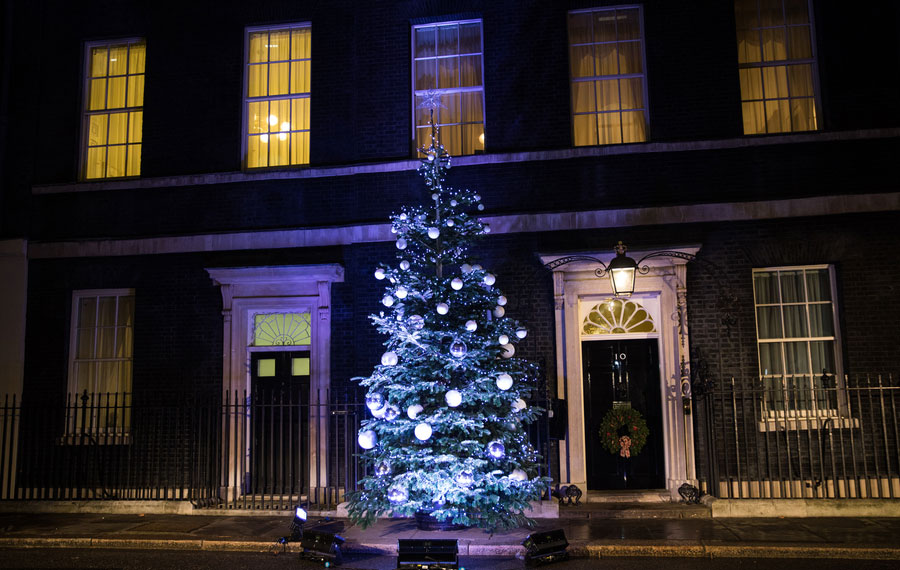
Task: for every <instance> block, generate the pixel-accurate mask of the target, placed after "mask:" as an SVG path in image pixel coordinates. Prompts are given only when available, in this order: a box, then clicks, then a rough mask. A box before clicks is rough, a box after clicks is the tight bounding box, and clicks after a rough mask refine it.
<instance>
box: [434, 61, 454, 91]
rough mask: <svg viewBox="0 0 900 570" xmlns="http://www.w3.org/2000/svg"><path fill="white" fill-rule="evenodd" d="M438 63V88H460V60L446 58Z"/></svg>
mask: <svg viewBox="0 0 900 570" xmlns="http://www.w3.org/2000/svg"><path fill="white" fill-rule="evenodd" d="M437 62H438V88H439V89H449V88H453V87H459V58H458V57H445V58H441V59H439V60H437Z"/></svg>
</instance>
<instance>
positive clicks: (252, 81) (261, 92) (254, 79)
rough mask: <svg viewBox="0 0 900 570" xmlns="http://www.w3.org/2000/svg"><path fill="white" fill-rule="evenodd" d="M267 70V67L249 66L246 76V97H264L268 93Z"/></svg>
mask: <svg viewBox="0 0 900 570" xmlns="http://www.w3.org/2000/svg"><path fill="white" fill-rule="evenodd" d="M268 69H269V66H267V65H251V66H250V69H249V70H248V74H247V95H248V96H249V97H264V96H265V95H266V94H267V93H268V85H267V84H268V77H269V74H268Z"/></svg>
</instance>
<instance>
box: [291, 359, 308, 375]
mask: <svg viewBox="0 0 900 570" xmlns="http://www.w3.org/2000/svg"><path fill="white" fill-rule="evenodd" d="M291 375H292V376H309V357H308V356H304V357H300V358H291Z"/></svg>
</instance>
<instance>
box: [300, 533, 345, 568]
mask: <svg viewBox="0 0 900 570" xmlns="http://www.w3.org/2000/svg"><path fill="white" fill-rule="evenodd" d="M342 544H344V539H343V537H341V536H339V535H337V534H334V533H333V532H325V531H323V530H312V529H307V530H306V532H304V533H303V537H302V538H300V546H301V547H302V548H303V552H301V553H300V558H304V559H306V560H313V561H315V562H321V563H322V564H324V565H325V568H329V567H331V566H337V565H339V564H340V563H341V545H342Z"/></svg>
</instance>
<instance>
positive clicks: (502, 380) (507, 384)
mask: <svg viewBox="0 0 900 570" xmlns="http://www.w3.org/2000/svg"><path fill="white" fill-rule="evenodd" d="M512 385H513V379H512V376H510V375H509V374H507V373H506V372H504V373H503V374H501V375H500V376H497V387H498V388H500V389H501V390H509V389H510V388H512Z"/></svg>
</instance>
